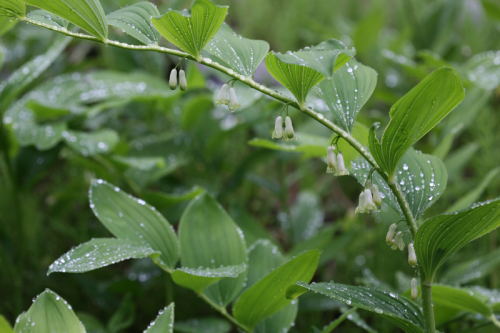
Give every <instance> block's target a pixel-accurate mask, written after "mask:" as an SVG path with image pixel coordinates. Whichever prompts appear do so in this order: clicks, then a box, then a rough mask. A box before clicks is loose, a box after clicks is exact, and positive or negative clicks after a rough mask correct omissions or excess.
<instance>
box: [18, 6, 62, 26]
mask: <svg viewBox="0 0 500 333" xmlns="http://www.w3.org/2000/svg"><path fill="white" fill-rule="evenodd" d="M27 17H28V18H29V19H32V20H35V21H38V22H41V23H44V24H48V25H52V26H54V27H56V28H59V29H66V28H68V24H69V22H68V21H66V20H65V19H62V18H60V17H59V16H57V15H54V14H52V13H51V12H48V11H46V10H43V9H39V10H34V11H32V12H30V13H29V14H28V15H27Z"/></svg>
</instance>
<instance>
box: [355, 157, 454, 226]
mask: <svg viewBox="0 0 500 333" xmlns="http://www.w3.org/2000/svg"><path fill="white" fill-rule="evenodd" d="M371 168H372V167H371V165H370V164H369V163H368V162H367V161H366V160H364V159H359V160H355V161H353V162H352V169H353V171H354V177H356V179H357V180H358V181H359V183H360V184H362V185H364V184H365V182H366V177H367V176H368V173H369V172H370V170H371ZM395 173H396V175H397V178H396V179H397V182H398V184H399V186H400V188H401V191H402V192H403V194H404V196H405V199H406V202H408V205H409V206H410V209H411V212H412V214H413V216H414V217H415V218H416V219H418V218H419V217H420V216H422V214H423V213H424V212H425V210H426V209H427V208H429V207H430V206H431V205H432V204H434V202H436V201H437V200H438V199H439V197H440V196H441V194H443V192H444V190H445V189H446V183H447V181H448V176H447V173H446V168H445V166H444V164H443V162H441V160H440V159H439V158H437V157H436V156H432V155H427V154H422V153H420V152H417V151H415V150H413V149H410V150H409V151H408V152H407V153H406V154H405V156H404V157H403V159H402V160H401V162H399V165H398V167H397V168H396V170H395ZM372 180H373V183H374V184H376V185H377V186H378V188H379V190H380V194H381V196H382V200H383V201H384V202H385V203H386V204H388V205H389V206H390V207H392V208H393V209H394V210H395V211H396V212H398V213H399V215H401V216H402V217H404V215H403V211H402V210H401V208H400V207H399V204H398V202H397V199H396V197H395V196H394V194H393V193H392V190H391V189H390V188H389V186H388V185H387V183H386V182H385V181H384V180H383V178H382V177H381V176H380V175H379V174H378V173H377V172H374V173H373V177H372Z"/></svg>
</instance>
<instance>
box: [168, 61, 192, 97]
mask: <svg viewBox="0 0 500 333" xmlns="http://www.w3.org/2000/svg"><path fill="white" fill-rule="evenodd" d="M184 59H186V58H183V59H182V60H181V62H180V63H179V64H177V66H175V68H174V69H172V71H171V72H170V78H169V80H168V85H169V86H170V89H172V90H175V89H177V67H178V66H181V67H182V62H183V61H184ZM179 88H181V91H186V90H187V81H186V73H185V72H184V70H183V69H181V70H180V71H179Z"/></svg>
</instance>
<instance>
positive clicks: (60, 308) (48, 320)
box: [14, 289, 85, 333]
mask: <svg viewBox="0 0 500 333" xmlns="http://www.w3.org/2000/svg"><path fill="white" fill-rule="evenodd" d="M14 332H16V333H21V332H22V333H47V332H71V333H85V328H84V327H83V325H82V323H81V322H80V319H78V317H77V316H76V315H75V313H74V312H73V310H72V309H71V306H70V305H68V302H66V301H65V300H64V299H62V298H61V297H60V296H59V295H57V294H56V293H54V292H53V291H51V290H49V289H46V290H45V291H44V292H43V293H41V294H40V295H38V296H37V298H36V299H35V301H34V302H33V304H32V305H31V307H30V308H29V310H28V311H26V312H23V313H22V314H21V315H20V316H19V317H18V319H17V320H16V326H14Z"/></svg>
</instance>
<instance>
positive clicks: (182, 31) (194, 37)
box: [152, 0, 228, 61]
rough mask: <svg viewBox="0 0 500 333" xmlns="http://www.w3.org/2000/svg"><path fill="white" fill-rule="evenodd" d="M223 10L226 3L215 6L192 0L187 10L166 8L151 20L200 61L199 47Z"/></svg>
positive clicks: (204, 0) (220, 20)
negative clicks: (165, 11)
mask: <svg viewBox="0 0 500 333" xmlns="http://www.w3.org/2000/svg"><path fill="white" fill-rule="evenodd" d="M227 10H228V7H227V6H216V5H215V4H214V3H213V2H211V1H210V0H195V1H194V2H193V5H192V6H191V8H190V9H189V10H183V11H177V10H170V11H168V12H167V13H166V14H165V15H163V16H158V17H154V18H153V19H152V21H153V25H154V26H155V27H156V29H157V30H158V31H159V32H160V34H161V35H162V36H163V37H165V38H166V39H167V40H168V41H169V42H171V43H172V44H174V45H175V46H177V47H179V48H180V49H181V50H183V51H185V52H187V53H189V54H190V55H192V56H193V57H195V58H196V59H197V60H198V61H200V60H201V59H202V57H201V55H202V51H203V49H204V48H205V46H206V45H207V44H208V42H209V41H210V40H211V39H212V38H213V37H214V36H215V34H216V33H217V31H218V30H219V28H220V26H221V25H222V23H223V22H224V20H225V18H226V15H227Z"/></svg>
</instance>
